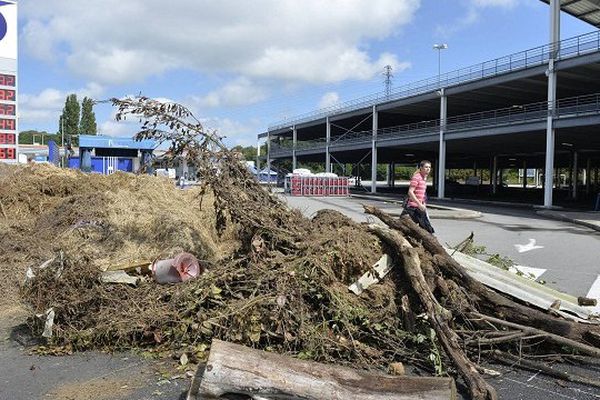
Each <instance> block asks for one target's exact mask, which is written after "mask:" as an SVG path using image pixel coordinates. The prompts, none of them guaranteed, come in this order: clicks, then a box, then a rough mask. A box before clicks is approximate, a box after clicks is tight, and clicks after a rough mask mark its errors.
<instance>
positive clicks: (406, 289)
mask: <svg viewBox="0 0 600 400" xmlns="http://www.w3.org/2000/svg"><path fill="white" fill-rule="evenodd" d="M112 102H113V104H114V105H115V106H116V107H117V108H118V112H117V119H124V118H127V117H134V118H139V119H140V120H141V122H142V129H141V131H140V132H139V133H138V135H137V138H138V139H153V140H157V141H160V142H167V143H169V144H170V146H171V147H170V154H171V156H172V157H173V158H175V157H180V156H182V157H186V158H187V159H188V163H189V164H195V166H196V167H197V171H198V176H197V178H198V180H199V181H200V182H201V183H202V186H201V189H200V193H199V195H198V201H199V203H200V204H201V205H203V206H205V207H214V215H215V218H214V221H213V222H214V225H215V226H214V229H215V235H226V234H228V235H232V236H233V237H235V240H236V242H237V243H238V245H237V246H236V247H235V248H233V249H232V251H231V252H230V253H229V254H225V255H223V256H222V257H221V258H219V259H215V260H214V266H213V267H212V268H209V270H208V272H207V273H206V274H204V275H203V276H202V277H200V278H199V279H197V280H195V281H189V282H186V283H182V284H179V285H176V286H170V287H163V286H160V287H159V286H156V285H154V286H152V285H141V286H140V287H139V288H129V287H128V288H118V289H116V288H114V287H110V286H107V285H105V284H102V283H101V282H100V280H99V279H98V277H97V271H96V272H94V271H93V270H91V269H90V268H85V267H84V266H83V265H81V264H82V263H83V262H84V261H85V258H84V259H82V258H77V257H74V255H72V254H66V255H65V257H64V258H61V260H63V261H62V265H61V268H62V269H61V271H62V277H63V278H57V276H56V273H55V272H54V271H53V270H51V269H47V270H46V271H45V272H43V273H41V274H40V275H39V276H38V277H37V278H36V280H35V281H34V282H32V283H31V284H30V285H29V286H28V287H27V288H26V290H25V291H24V296H25V299H26V300H27V301H28V302H30V303H32V304H33V305H34V307H32V308H33V312H34V313H43V312H45V311H46V310H47V309H48V308H50V307H54V311H55V315H56V316H55V320H54V322H55V326H56V335H55V336H53V337H52V339H51V341H52V343H51V344H53V345H55V346H71V347H72V348H75V349H88V348H102V347H108V348H112V349H114V348H132V347H151V346H155V347H163V348H169V349H171V350H177V351H178V352H180V353H181V352H185V353H187V354H188V355H189V356H190V359H194V358H195V357H196V358H202V355H203V354H206V351H207V350H208V346H210V342H211V340H212V339H221V340H226V341H230V342H234V343H239V344H244V345H247V346H250V347H254V348H259V349H264V350H269V351H274V352H278V353H286V354H289V355H294V356H296V357H298V358H301V359H311V360H315V361H321V362H329V363H336V364H346V365H348V364H351V365H353V366H355V367H359V368H364V369H386V368H387V367H388V366H389V365H390V364H391V363H393V362H397V361H401V362H405V363H410V364H411V365H414V366H416V367H418V368H419V369H421V370H422V371H426V372H429V373H431V374H436V375H445V374H451V375H457V376H460V377H461V378H462V379H463V380H464V382H465V384H466V385H467V387H468V390H469V392H470V395H471V397H472V398H473V399H494V398H496V397H497V395H496V392H495V390H494V388H493V387H492V386H490V384H489V383H487V382H486V381H485V380H484V379H483V378H482V375H481V374H482V372H483V368H482V366H481V365H480V364H479V360H480V359H482V357H483V356H485V355H487V356H489V358H490V359H497V360H501V361H505V362H510V363H511V365H518V366H522V367H523V368H536V369H539V370H542V371H544V372H545V373H553V372H552V371H553V370H552V369H549V368H542V367H543V365H542V364H541V363H540V362H539V361H533V359H530V358H528V356H529V355H531V356H535V357H536V358H535V359H536V360H539V359H540V357H543V356H544V355H552V356H553V360H556V359H557V357H556V354H554V353H556V352H557V351H558V349H561V352H564V349H565V348H567V349H570V350H569V353H570V354H569V355H570V356H578V357H580V360H582V362H585V361H586V360H587V361H589V360H596V359H597V358H598V356H599V355H600V350H599V349H598V348H597V347H595V343H596V342H594V339H595V338H597V337H600V336H598V335H600V329H599V328H598V326H597V325H586V326H583V325H581V324H579V323H576V322H573V321H569V320H566V319H564V318H562V317H557V316H554V315H552V314H549V313H547V312H544V311H541V310H537V309H534V308H531V307H528V306H526V305H524V304H521V303H519V302H517V301H515V300H513V299H510V298H508V297H506V296H504V295H502V294H499V293H497V292H494V291H492V290H490V289H488V288H487V287H485V286H483V285H482V284H480V283H479V282H477V281H475V280H474V279H472V278H471V277H470V276H469V275H468V274H467V273H466V272H465V270H464V269H463V268H462V267H461V266H460V265H459V264H457V263H456V262H455V261H454V260H453V259H452V258H450V257H449V256H448V254H447V253H446V252H445V250H444V249H443V248H442V246H441V245H440V244H439V243H438V242H437V240H436V239H435V237H433V236H432V235H430V234H429V233H427V232H425V231H424V230H422V229H420V228H419V227H418V226H416V225H415V224H414V223H413V222H412V221H411V220H410V219H409V218H400V219H396V218H392V217H391V216H389V215H387V214H385V213H384V212H382V211H381V210H379V209H376V208H373V207H365V211H366V212H367V213H369V214H371V215H373V216H376V217H378V218H379V219H380V220H381V221H383V222H384V223H385V225H387V228H385V227H381V226H375V225H369V226H366V225H359V224H356V223H354V222H352V221H350V220H349V219H348V218H346V217H344V216H343V215H341V214H339V213H336V212H332V211H325V212H321V213H318V214H317V216H316V217H315V218H313V219H312V220H309V219H307V218H305V217H303V216H302V215H301V214H300V213H299V212H297V211H290V210H289V209H288V208H287V206H286V205H285V204H284V203H283V202H282V201H281V200H280V199H279V198H277V197H276V196H274V195H272V194H271V193H269V192H267V191H265V190H263V189H262V188H261V187H260V185H259V183H258V182H257V181H256V179H254V177H253V176H252V175H251V174H250V172H249V171H248V169H247V167H246V165H245V163H243V162H242V160H241V158H240V155H239V154H238V153H236V152H234V151H230V150H228V149H227V148H226V147H225V146H224V145H223V144H222V142H221V138H220V137H219V136H218V135H217V134H216V133H215V132H210V131H207V130H205V129H204V127H203V126H202V124H201V123H200V122H199V121H198V120H197V119H196V118H195V117H194V116H193V115H192V114H191V113H190V112H189V110H187V109H186V108H185V107H183V106H181V105H177V104H171V103H161V102H158V101H156V100H152V99H148V98H145V97H137V98H127V99H112ZM207 195H210V196H207ZM205 197H210V199H211V203H210V204H205V203H203V201H204V199H205ZM211 214H213V213H211ZM227 229H228V230H227ZM184 250H186V249H184ZM384 253H387V254H389V255H391V256H392V258H393V259H394V265H395V266H396V268H394V270H392V272H391V273H390V274H389V276H390V278H389V279H387V278H386V279H385V280H383V281H382V282H381V283H380V284H378V285H374V286H372V287H370V288H369V290H367V291H365V292H363V293H362V294H361V295H360V296H356V295H355V294H354V293H351V292H350V291H348V289H347V288H348V285H349V284H351V283H353V282H354V281H355V280H356V279H357V278H358V277H359V276H361V275H363V274H364V273H365V272H367V271H369V270H370V268H371V266H372V265H373V263H374V262H375V261H376V260H378V259H379V258H380V257H381V255H382V254H384ZM64 280H68V282H69V285H65V284H64ZM49 288H51V290H49ZM80 292H81V293H85V294H86V295H85V296H84V297H83V298H81V299H79V302H77V293H80ZM107 309H109V310H110V313H108V312H106V311H105V310H107ZM115 320H119V321H123V324H121V325H119V326H115V323H114V321H115ZM41 328H42V327H40V325H39V323H38V325H37V326H36V325H35V324H34V329H38V331H39V330H41ZM115 343H116V344H118V346H116V345H115ZM581 356H586V357H588V358H581ZM514 357H516V359H515V358H514ZM474 360H477V361H474ZM556 376H557V377H559V378H560V379H570V380H574V381H579V382H584V383H587V384H591V385H595V386H600V385H599V384H598V382H597V381H595V380H592V379H586V378H585V377H573V376H572V375H565V374H560V373H557V374H556Z"/></svg>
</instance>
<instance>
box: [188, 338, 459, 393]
mask: <svg viewBox="0 0 600 400" xmlns="http://www.w3.org/2000/svg"><path fill="white" fill-rule="evenodd" d="M200 374H201V371H199V372H198V373H197V375H196V377H199V375H200ZM196 389H197V390H196ZM226 394H243V395H248V396H251V397H253V398H255V399H258V398H260V399H282V400H355V399H356V400H392V399H394V400H409V399H415V398H422V399H431V400H442V399H444V400H448V399H452V400H455V399H456V398H457V395H456V388H455V385H454V380H453V379H452V378H434V377H409V376H391V375H384V374H378V373H374V372H367V371H360V370H354V369H351V368H347V367H340V366H337V365H325V364H320V363H316V362H312V361H302V360H298V359H295V358H291V357H288V356H283V355H280V354H274V353H269V352H265V351H260V350H255V349H251V348H248V347H245V346H241V345H238V344H233V343H228V342H223V341H220V340H216V339H215V340H213V342H212V345H211V349H210V354H209V357H208V361H207V362H206V367H205V369H204V374H203V375H202V378H201V380H200V384H199V385H196V388H194V385H193V384H192V388H191V389H190V393H189V394H188V397H187V398H188V399H189V400H192V399H203V400H204V399H216V398H219V397H220V396H223V395H226Z"/></svg>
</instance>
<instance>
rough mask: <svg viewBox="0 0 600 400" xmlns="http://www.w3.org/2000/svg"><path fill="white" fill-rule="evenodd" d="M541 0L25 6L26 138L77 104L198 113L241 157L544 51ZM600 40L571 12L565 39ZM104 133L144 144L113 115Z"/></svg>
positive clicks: (70, 0) (22, 79) (58, 2)
mask: <svg viewBox="0 0 600 400" xmlns="http://www.w3.org/2000/svg"><path fill="white" fill-rule="evenodd" d="M548 21H549V7H548V5H547V4H545V3H543V2H541V1H539V0H247V1H244V0H219V1H216V0H213V1H202V0H171V1H169V2H165V1H159V0H127V1H123V0H104V1H95V2H91V1H81V0H54V1H39V0H37V1H35V0H20V1H19V115H20V119H19V124H20V125H19V128H20V130H28V129H37V130H46V131H48V132H56V131H57V124H58V118H59V115H60V113H61V111H62V107H63V106H64V101H65V97H66V96H67V95H68V94H69V93H77V95H78V97H79V98H80V99H81V98H83V96H88V97H92V98H95V99H106V98H110V97H123V96H126V95H135V94H138V93H140V92H141V93H142V94H144V95H145V96H150V97H155V98H160V99H164V100H165V101H175V102H178V103H182V104H184V105H186V106H187V107H189V108H190V109H191V110H192V111H193V112H194V114H195V115H196V116H197V117H198V118H199V119H200V120H201V121H203V123H204V126H205V127H206V128H210V129H216V130H218V132H219V133H220V134H221V135H224V136H226V140H225V141H226V143H227V144H228V145H236V144H242V145H254V144H255V143H256V135H257V134H258V133H260V132H263V131H265V130H266V129H267V127H268V126H269V125H270V124H272V123H274V122H277V121H279V120H281V119H282V118H288V117H293V116H295V115H299V114H302V113H305V112H309V111H312V110H315V109H318V108H320V107H322V106H329V105H333V104H335V103H336V102H345V101H348V100H352V99H354V98H357V97H360V96H363V95H367V94H370V93H374V92H378V91H381V90H383V89H384V84H383V81H384V76H383V68H384V66H385V65H386V64H390V65H392V67H393V74H394V76H393V81H392V83H393V87H398V86H400V85H403V84H407V83H410V82H414V81H418V80H421V79H425V78H429V77H433V76H435V75H436V74H437V69H438V64H437V61H438V59H437V53H436V51H434V50H433V49H432V45H433V44H434V43H447V44H448V47H449V48H448V49H447V50H444V51H443V52H442V72H447V71H451V70H455V69H459V68H462V67H467V66H469V65H472V64H476V63H479V62H483V61H486V60H490V59H494V58H497V57H501V56H503V55H508V54H510V53H514V52H518V51H521V50H526V49H528V48H532V47H536V46H539V45H543V44H545V43H547V42H548V37H549V26H548ZM593 30H594V28H593V27H592V26H591V25H588V24H586V23H584V22H581V21H578V20H576V19H574V18H572V17H570V16H569V15H567V14H564V13H563V14H562V16H561V38H568V37H572V36H576V35H579V34H583V33H587V32H591V31H593ZM95 112H96V117H97V122H98V126H99V133H101V134H109V135H115V136H132V135H133V134H134V133H135V132H136V128H137V125H135V124H133V123H117V122H115V121H114V120H113V113H114V110H113V109H112V108H111V107H110V106H109V105H98V106H96V108H95Z"/></svg>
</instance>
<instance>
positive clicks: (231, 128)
mask: <svg viewBox="0 0 600 400" xmlns="http://www.w3.org/2000/svg"><path fill="white" fill-rule="evenodd" d="M200 122H201V123H202V125H203V126H204V128H205V129H207V130H216V131H217V134H218V135H219V136H221V137H224V139H223V142H224V143H225V144H226V145H227V146H236V145H242V146H250V145H252V146H256V132H259V131H260V130H262V129H264V121H259V120H258V119H254V120H250V121H244V122H241V121H235V120H233V119H230V118H219V117H209V118H203V119H202V120H201V121H200Z"/></svg>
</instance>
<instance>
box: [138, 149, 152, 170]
mask: <svg viewBox="0 0 600 400" xmlns="http://www.w3.org/2000/svg"><path fill="white" fill-rule="evenodd" d="M144 166H145V167H146V173H148V174H150V175H152V174H153V173H154V168H152V152H151V151H141V152H140V167H144Z"/></svg>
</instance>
